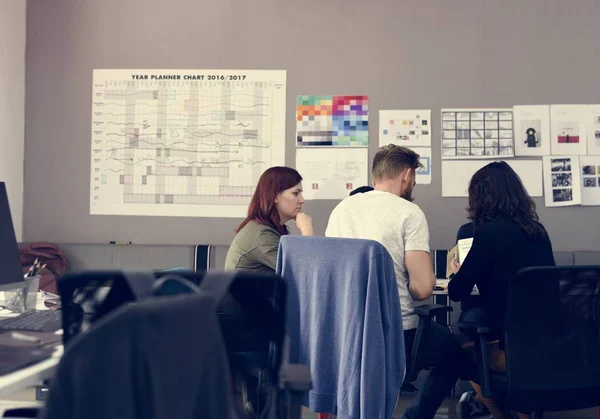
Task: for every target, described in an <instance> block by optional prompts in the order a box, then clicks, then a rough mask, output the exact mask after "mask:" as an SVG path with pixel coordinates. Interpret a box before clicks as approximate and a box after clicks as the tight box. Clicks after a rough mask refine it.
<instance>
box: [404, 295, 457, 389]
mask: <svg viewBox="0 0 600 419" xmlns="http://www.w3.org/2000/svg"><path fill="white" fill-rule="evenodd" d="M450 311H452V307H449V306H446V305H441V304H425V305H422V306H418V307H415V314H417V315H418V316H419V324H418V326H417V330H416V332H415V339H414V341H413V347H412V350H411V352H410V358H409V359H408V363H407V366H406V378H405V381H407V382H411V381H414V380H416V379H417V376H418V375H419V361H420V358H421V352H422V348H423V344H424V342H425V339H426V338H427V332H428V330H429V327H430V325H431V320H432V319H433V318H434V317H435V316H437V315H438V314H443V313H448V312H450Z"/></svg>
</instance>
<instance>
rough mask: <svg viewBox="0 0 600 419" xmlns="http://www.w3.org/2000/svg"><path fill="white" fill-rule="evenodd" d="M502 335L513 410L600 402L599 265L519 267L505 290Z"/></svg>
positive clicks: (599, 403) (558, 407)
mask: <svg viewBox="0 0 600 419" xmlns="http://www.w3.org/2000/svg"><path fill="white" fill-rule="evenodd" d="M505 338H506V354H507V364H508V381H509V384H508V385H509V388H508V404H509V407H511V408H512V409H513V410H518V411H559V410H571V409H582V408H586V407H592V406H597V405H600V266H573V267H561V266H556V267H537V268H526V269H523V270H521V271H520V272H518V273H517V274H516V275H515V277H514V278H513V279H512V280H511V282H510V286H509V291H508V303H507V316H506V325H505Z"/></svg>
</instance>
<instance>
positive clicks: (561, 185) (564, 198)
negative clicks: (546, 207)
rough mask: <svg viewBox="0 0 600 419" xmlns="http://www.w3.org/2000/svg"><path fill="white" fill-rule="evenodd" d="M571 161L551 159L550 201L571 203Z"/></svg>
mask: <svg viewBox="0 0 600 419" xmlns="http://www.w3.org/2000/svg"><path fill="white" fill-rule="evenodd" d="M571 169H572V168H571V159H568V158H560V159H552V161H551V169H550V170H551V171H552V201H553V202H571V201H572V200H573V173H572V170H571Z"/></svg>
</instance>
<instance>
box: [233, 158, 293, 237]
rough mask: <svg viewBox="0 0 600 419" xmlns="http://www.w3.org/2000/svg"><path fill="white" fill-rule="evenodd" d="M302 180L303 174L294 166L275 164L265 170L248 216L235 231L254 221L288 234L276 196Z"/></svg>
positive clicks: (251, 202) (249, 207)
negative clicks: (276, 202)
mask: <svg viewBox="0 0 600 419" xmlns="http://www.w3.org/2000/svg"><path fill="white" fill-rule="evenodd" d="M300 182H302V176H300V173H298V172H297V171H296V170H294V169H292V168H289V167H283V166H274V167H271V168H269V169H267V170H265V172H264V173H263V174H262V175H261V176H260V179H259V180H258V184H257V185H256V189H255V190H254V195H252V199H251V200H250V205H248V216H247V217H246V219H245V220H244V221H242V223H241V224H240V225H239V226H238V228H237V229H236V230H235V232H236V233H238V232H239V231H240V230H241V229H242V228H244V226H245V225H246V224H248V223H249V222H250V221H254V222H256V223H259V224H266V225H268V226H270V227H273V228H274V229H275V230H277V231H279V232H280V233H281V234H288V233H289V231H288V229H287V227H286V226H285V225H282V224H281V218H280V217H279V212H278V211H277V207H276V206H275V198H276V197H277V194H278V193H280V192H283V191H285V190H286V189H290V188H293V187H294V186H296V185H297V184H299V183H300Z"/></svg>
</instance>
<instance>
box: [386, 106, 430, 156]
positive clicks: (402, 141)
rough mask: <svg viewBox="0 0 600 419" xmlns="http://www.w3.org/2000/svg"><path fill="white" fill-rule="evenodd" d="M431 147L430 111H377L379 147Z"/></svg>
mask: <svg viewBox="0 0 600 419" xmlns="http://www.w3.org/2000/svg"><path fill="white" fill-rule="evenodd" d="M387 144H396V145H401V146H405V147H429V146H431V110H430V109H427V110H425V109H423V110H395V111H392V110H388V111H379V147H382V146H384V145H387Z"/></svg>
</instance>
